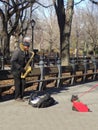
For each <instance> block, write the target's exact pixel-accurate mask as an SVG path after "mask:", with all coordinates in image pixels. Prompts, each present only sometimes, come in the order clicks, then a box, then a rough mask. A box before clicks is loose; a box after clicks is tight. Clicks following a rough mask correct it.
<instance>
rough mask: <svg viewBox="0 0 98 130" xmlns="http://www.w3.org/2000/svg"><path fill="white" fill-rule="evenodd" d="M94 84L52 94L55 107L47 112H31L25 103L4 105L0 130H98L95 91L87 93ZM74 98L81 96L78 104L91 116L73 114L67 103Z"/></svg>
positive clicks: (55, 91)
mask: <svg viewBox="0 0 98 130" xmlns="http://www.w3.org/2000/svg"><path fill="white" fill-rule="evenodd" d="M97 84H98V82H97V81H95V82H90V83H85V84H81V85H77V86H73V87H68V88H66V87H65V88H63V89H57V88H56V89H54V90H51V96H52V97H53V98H54V99H55V100H56V101H57V102H58V103H57V104H56V105H54V106H51V107H48V108H33V107H32V106H31V105H29V104H28V101H25V102H16V101H14V100H13V99H11V100H7V101H3V102H1V103H0V130H98V87H96V88H94V89H92V91H89V90H91V88H92V87H93V86H96V85H97ZM86 91H89V92H87V93H86ZM84 93H85V94H84ZM73 94H74V95H78V96H80V98H79V99H80V101H82V102H83V103H85V104H87V106H88V107H89V108H90V110H91V111H92V112H77V111H73V110H72V103H71V102H70V99H71V96H72V95H73ZM81 95H82V96H81Z"/></svg>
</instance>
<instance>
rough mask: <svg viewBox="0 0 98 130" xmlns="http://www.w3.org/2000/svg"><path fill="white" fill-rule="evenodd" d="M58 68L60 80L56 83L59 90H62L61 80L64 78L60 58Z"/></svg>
mask: <svg viewBox="0 0 98 130" xmlns="http://www.w3.org/2000/svg"><path fill="white" fill-rule="evenodd" d="M57 67H58V79H57V82H56V86H57V88H60V87H61V86H62V82H61V81H62V80H61V79H60V78H61V76H62V67H61V60H60V58H58V59H57Z"/></svg>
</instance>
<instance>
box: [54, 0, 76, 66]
mask: <svg viewBox="0 0 98 130" xmlns="http://www.w3.org/2000/svg"><path fill="white" fill-rule="evenodd" d="M53 2H54V7H55V10H56V14H57V19H58V25H59V29H60V57H61V65H68V64H69V58H70V34H71V24H72V16H73V7H74V0H67V9H66V12H65V9H64V0H57V4H56V1H54V0H53Z"/></svg>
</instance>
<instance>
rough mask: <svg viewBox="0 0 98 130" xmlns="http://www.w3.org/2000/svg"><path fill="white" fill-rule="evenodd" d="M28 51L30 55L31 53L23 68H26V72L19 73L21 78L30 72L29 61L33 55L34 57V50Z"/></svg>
mask: <svg viewBox="0 0 98 130" xmlns="http://www.w3.org/2000/svg"><path fill="white" fill-rule="evenodd" d="M30 53H31V54H32V55H31V57H30V59H29V60H28V62H27V64H26V66H25V67H24V69H25V70H26V72H25V73H21V78H22V79H24V78H26V76H27V75H28V73H30V72H31V66H30V62H31V60H32V59H33V57H34V52H32V51H30Z"/></svg>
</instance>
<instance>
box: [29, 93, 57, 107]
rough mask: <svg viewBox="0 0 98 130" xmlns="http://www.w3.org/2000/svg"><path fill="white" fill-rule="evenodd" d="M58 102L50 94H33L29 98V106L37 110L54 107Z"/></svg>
mask: <svg viewBox="0 0 98 130" xmlns="http://www.w3.org/2000/svg"><path fill="white" fill-rule="evenodd" d="M55 103H56V102H55V100H54V99H53V97H51V96H50V94H49V93H43V92H42V93H40V92H36V93H32V94H31V95H30V98H29V104H30V105H32V106H33V107H37V108H45V107H49V106H52V105H54V104H55Z"/></svg>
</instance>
